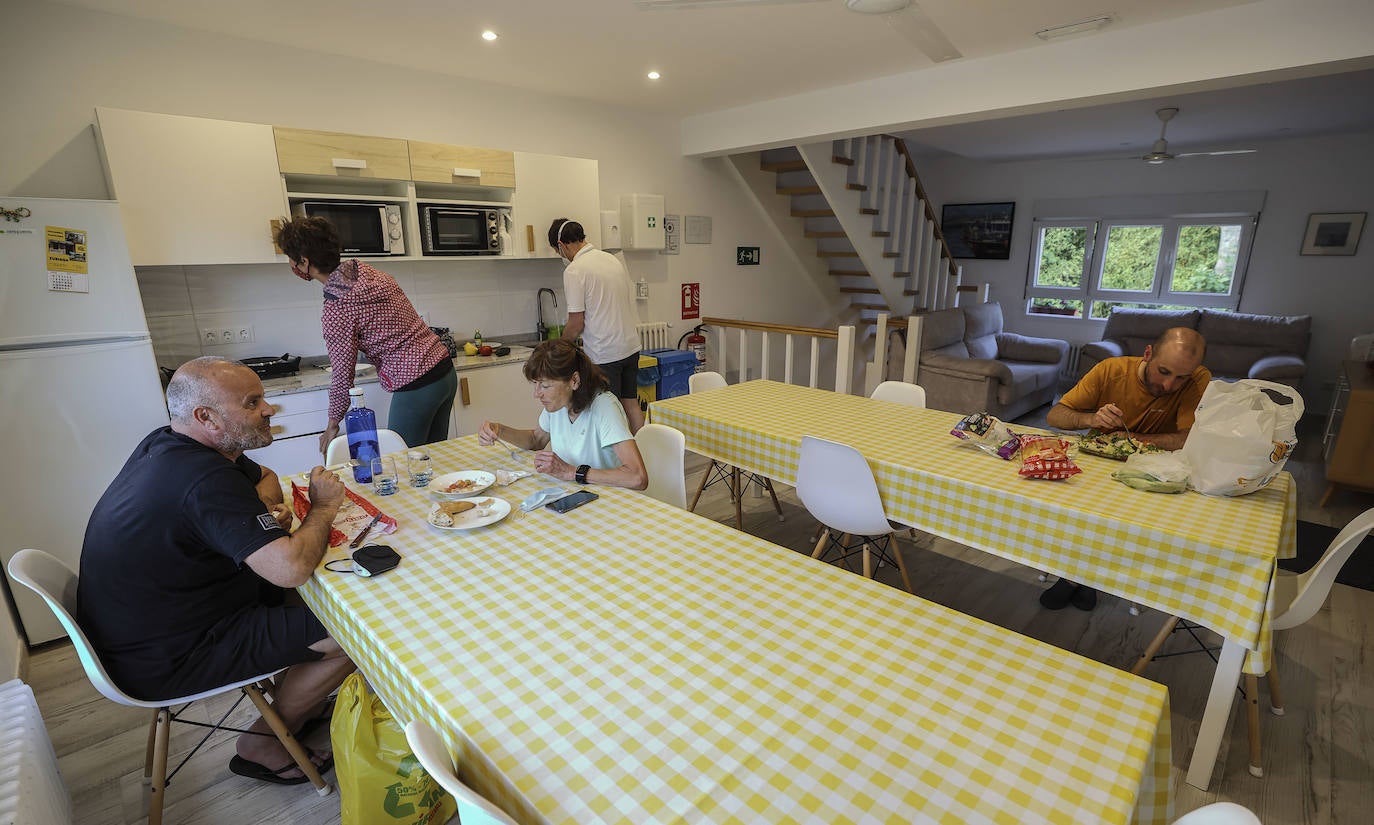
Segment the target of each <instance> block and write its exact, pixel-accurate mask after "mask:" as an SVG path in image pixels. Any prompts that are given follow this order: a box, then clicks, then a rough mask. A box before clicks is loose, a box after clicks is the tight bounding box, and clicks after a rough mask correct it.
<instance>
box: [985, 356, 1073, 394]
mask: <svg viewBox="0 0 1374 825" xmlns="http://www.w3.org/2000/svg"><path fill="white" fill-rule="evenodd" d="M998 363H1000V364H1002V365H1003V366H1004V367H1006V368H1007V369H1008V370H1009V371H1010V372H1011V382H1010V383H1004V384H1002V385H1001V386H1000V387H998V388H997V401H998V403H1001V404H1010V403H1012V402H1013V401H1015V400H1016V399H1018V398H1023V397H1025V396H1027V395H1030V394H1031V393H1033V392H1035V391H1036V390H1043V389H1044V388H1046V387H1052V386H1054V385H1055V384H1056V383H1057V382H1058V380H1059V364H1058V363H1057V362H1056V363H1054V364H1040V363H1034V362H1030V361H1000V362H998Z"/></svg>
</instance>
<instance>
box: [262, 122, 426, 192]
mask: <svg viewBox="0 0 1374 825" xmlns="http://www.w3.org/2000/svg"><path fill="white" fill-rule="evenodd" d="M272 131H273V133H274V135H275V137H276V143H277V163H278V164H279V165H280V166H281V171H282V174H286V175H327V176H330V177H338V178H362V179H380V180H410V150H409V149H408V148H407V146H406V142H405V141H404V140H402V139H400V138H383V137H369V136H367V135H347V134H342V133H340V132H316V131H313V130H310V129H286V128H283V127H281V126H274V127H272Z"/></svg>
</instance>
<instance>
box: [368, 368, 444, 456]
mask: <svg viewBox="0 0 1374 825" xmlns="http://www.w3.org/2000/svg"><path fill="white" fill-rule="evenodd" d="M457 392H458V374H457V373H456V372H450V373H449V374H448V375H445V376H444V377H443V378H440V379H439V380H438V381H434V382H431V383H429V384H426V385H425V386H423V387H420V388H418V389H413V390H407V389H402V390H397V391H396V392H394V393H392V394H391V410H390V412H389V413H387V421H386V426H387V429H389V430H394V431H395V432H396V434H397V435H399V436H400V437H401V438H402V439H404V440H405V443H406V446H407V447H416V446H419V445H421V444H432V443H434V442H435V441H443V440H445V439H447V438H448V424H449V417H450V416H451V415H452V414H453V396H454V395H455V394H456V393H457Z"/></svg>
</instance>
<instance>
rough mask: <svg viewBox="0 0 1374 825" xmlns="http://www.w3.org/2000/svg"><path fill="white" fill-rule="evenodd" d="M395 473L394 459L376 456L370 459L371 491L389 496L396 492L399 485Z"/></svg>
mask: <svg viewBox="0 0 1374 825" xmlns="http://www.w3.org/2000/svg"><path fill="white" fill-rule="evenodd" d="M399 481H400V479H399V476H398V475H397V473H396V459H394V458H391V457H390V456H378V457H376V458H374V459H372V491H373V492H375V493H376V494H377V495H379V496H389V495H391V494H392V493H394V492H396V488H397V486H398V485H399Z"/></svg>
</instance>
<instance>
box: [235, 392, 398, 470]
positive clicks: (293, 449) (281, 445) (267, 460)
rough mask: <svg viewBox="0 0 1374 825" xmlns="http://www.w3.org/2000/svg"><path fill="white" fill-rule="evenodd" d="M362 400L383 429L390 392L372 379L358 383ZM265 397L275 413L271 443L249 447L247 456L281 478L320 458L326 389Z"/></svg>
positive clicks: (311, 464) (326, 413) (322, 458)
mask: <svg viewBox="0 0 1374 825" xmlns="http://www.w3.org/2000/svg"><path fill="white" fill-rule="evenodd" d="M358 386H359V387H362V390H363V403H365V404H366V405H367V406H368V408H370V409H371V410H372V411H373V412H374V413H376V415H377V429H379V430H383V429H386V421H387V412H388V411H389V410H390V409H391V393H389V392H387V391H386V390H384V389H382V385H381V384H380V383H378V382H376V381H373V382H370V383H366V384H358ZM268 392H269V395H268V397H267V401H268V403H270V404H271V405H272V406H273V407H274V408H275V409H276V412H275V413H273V414H272V443H271V444H269V445H267V446H266V447H263V448H261V449H257V450H249V451H248V457H249V458H251V459H253V460H254V461H256V462H258V463H259V464H261V465H263V466H264V467H267V468H269V469H271V470H272V471H273V472H275V473H276V474H277V475H279V476H281V477H283V478H285V477H286V476H288V475H291V474H293V473H302V472H307V471H309V470H310V468H311V467H314V466H315V465H316V464H320V463H322V462H323V461H324V456H323V455H322V454H321V453H320V433H322V432H324V425H325V424H326V423H327V418H328V413H329V390H328V389H322V390H311V391H310V392H294V393H285V394H281V395H271V394H270V392H271V390H270V389H269V391H268Z"/></svg>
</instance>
